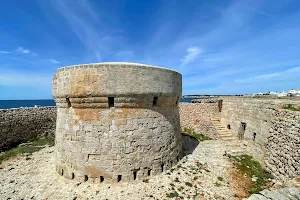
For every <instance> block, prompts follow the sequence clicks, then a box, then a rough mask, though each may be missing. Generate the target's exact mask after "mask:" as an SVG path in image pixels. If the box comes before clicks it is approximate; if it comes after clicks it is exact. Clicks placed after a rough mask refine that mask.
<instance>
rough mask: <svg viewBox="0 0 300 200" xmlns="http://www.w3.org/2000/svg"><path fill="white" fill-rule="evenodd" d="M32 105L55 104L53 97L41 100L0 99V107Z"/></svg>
mask: <svg viewBox="0 0 300 200" xmlns="http://www.w3.org/2000/svg"><path fill="white" fill-rule="evenodd" d="M34 106H55V102H54V100H53V99H41V100H0V109H9V108H20V107H34Z"/></svg>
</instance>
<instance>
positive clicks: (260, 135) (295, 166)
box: [221, 97, 300, 179]
mask: <svg viewBox="0 0 300 200" xmlns="http://www.w3.org/2000/svg"><path fill="white" fill-rule="evenodd" d="M286 104H296V105H297V104H299V102H297V101H291V100H288V99H284V100H278V99H277V100H275V99H274V100H266V99H265V100H264V99H252V98H251V99H250V98H240V97H235V98H224V99H223V105H222V113H221V122H222V123H223V124H224V125H225V126H228V125H229V126H230V129H231V131H232V132H233V133H234V134H236V137H238V133H239V132H240V131H241V122H244V123H246V129H245V132H244V136H243V138H244V140H247V141H249V142H251V143H253V144H254V148H253V149H251V150H250V152H251V153H252V155H253V156H254V157H255V158H256V159H258V160H260V161H261V162H262V163H264V164H265V165H266V167H267V169H269V170H270V171H271V172H272V174H273V175H274V176H276V177H277V178H280V179H286V178H293V177H297V176H300V159H299V155H300V145H299V144H300V143H299V142H300V130H299V126H300V119H299V112H297V111H289V110H284V109H281V107H282V105H286Z"/></svg>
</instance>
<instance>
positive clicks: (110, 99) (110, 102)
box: [108, 97, 115, 108]
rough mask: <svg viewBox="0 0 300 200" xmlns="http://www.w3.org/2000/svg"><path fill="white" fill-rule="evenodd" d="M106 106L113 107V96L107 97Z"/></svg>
mask: <svg viewBox="0 0 300 200" xmlns="http://www.w3.org/2000/svg"><path fill="white" fill-rule="evenodd" d="M108 107H110V108H111V107H115V99H114V97H108Z"/></svg>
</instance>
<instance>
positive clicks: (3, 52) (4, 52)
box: [0, 51, 10, 54]
mask: <svg viewBox="0 0 300 200" xmlns="http://www.w3.org/2000/svg"><path fill="white" fill-rule="evenodd" d="M0 53H2V54H7V53H10V52H8V51H0Z"/></svg>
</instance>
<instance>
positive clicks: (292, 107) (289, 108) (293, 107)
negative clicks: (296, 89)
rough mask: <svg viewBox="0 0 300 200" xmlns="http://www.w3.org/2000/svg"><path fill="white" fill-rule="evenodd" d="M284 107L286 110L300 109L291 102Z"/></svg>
mask: <svg viewBox="0 0 300 200" xmlns="http://www.w3.org/2000/svg"><path fill="white" fill-rule="evenodd" d="M282 108H283V109H286V110H291V111H300V107H296V106H293V105H291V104H288V105H284V106H283V107H282Z"/></svg>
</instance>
